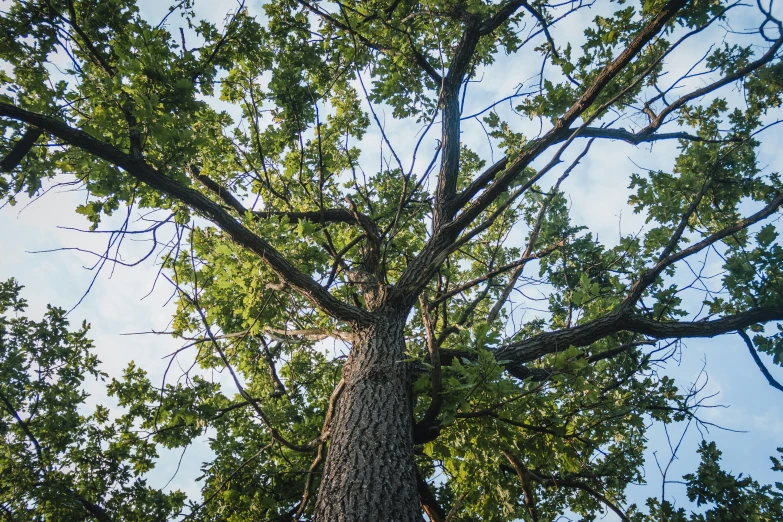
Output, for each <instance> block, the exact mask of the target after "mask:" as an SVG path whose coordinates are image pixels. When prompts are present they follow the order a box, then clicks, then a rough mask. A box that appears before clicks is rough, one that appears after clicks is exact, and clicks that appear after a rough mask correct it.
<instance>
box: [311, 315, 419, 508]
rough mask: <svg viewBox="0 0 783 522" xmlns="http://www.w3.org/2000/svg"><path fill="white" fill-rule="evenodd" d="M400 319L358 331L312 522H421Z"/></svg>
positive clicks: (389, 318)
mask: <svg viewBox="0 0 783 522" xmlns="http://www.w3.org/2000/svg"><path fill="white" fill-rule="evenodd" d="M404 324H405V320H404V317H395V316H386V317H383V316H382V317H379V319H378V321H377V324H375V325H374V326H372V327H368V328H364V329H362V330H360V331H358V332H357V335H356V340H355V341H354V344H353V348H352V350H351V354H350V356H349V358H348V361H347V363H346V368H345V370H344V371H343V378H344V379H345V389H344V390H343V392H342V394H341V396H340V399H339V400H338V403H337V409H336V411H335V417H334V420H333V422H332V426H331V438H330V442H329V451H328V454H327V457H326V464H325V466H324V474H323V477H322V480H321V486H320V488H319V491H318V502H317V504H316V508H315V515H314V518H313V519H314V520H315V521H316V522H360V521H361V522H364V521H390V522H391V521H394V522H398V521H399V522H413V521H417V522H420V521H421V520H422V517H421V514H420V513H419V502H418V496H417V492H416V475H415V468H414V466H415V464H414V461H413V433H412V415H411V402H410V395H409V393H410V391H409V390H410V375H409V370H408V368H407V366H408V365H406V364H404V363H402V362H401V361H402V360H403V359H404V357H405V340H404V337H403V329H404Z"/></svg>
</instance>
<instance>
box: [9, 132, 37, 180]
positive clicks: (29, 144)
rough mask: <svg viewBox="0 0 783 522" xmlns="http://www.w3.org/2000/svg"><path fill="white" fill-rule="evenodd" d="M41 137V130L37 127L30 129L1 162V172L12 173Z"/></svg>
mask: <svg viewBox="0 0 783 522" xmlns="http://www.w3.org/2000/svg"><path fill="white" fill-rule="evenodd" d="M40 137H41V129H38V128H36V127H28V128H27V130H26V131H24V134H22V137H21V138H19V141H17V142H16V143H14V146H13V148H12V149H11V151H10V152H9V153H8V154H7V155H6V157H5V158H3V161H0V171H2V172H11V171H12V170H14V169H15V168H16V167H17V165H19V164H20V163H21V162H22V160H23V159H24V157H25V156H27V153H28V152H30V149H31V148H33V145H35V142H36V141H38V138H40Z"/></svg>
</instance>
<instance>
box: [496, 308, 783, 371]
mask: <svg viewBox="0 0 783 522" xmlns="http://www.w3.org/2000/svg"><path fill="white" fill-rule="evenodd" d="M770 321H783V308H753V309H751V310H748V311H746V312H741V313H738V314H735V315H730V316H727V317H722V318H720V319H714V320H712V321H691V322H687V321H654V320H652V319H648V318H646V317H641V316H637V315H631V314H624V313H621V312H620V311H615V312H612V313H609V314H607V315H605V316H604V317H601V318H600V319H596V320H594V321H590V322H588V323H585V324H582V325H579V326H576V327H574V328H569V329H567V330H557V331H554V332H547V333H542V334H539V335H536V336H534V337H531V338H529V339H525V340H523V341H518V342H516V343H512V344H509V345H506V346H504V347H502V348H500V349H498V350H497V352H496V353H495V358H496V359H498V360H502V361H507V362H509V363H512V364H519V363H526V362H530V361H534V360H536V359H538V358H540V357H543V356H544V355H548V354H552V353H556V352H558V351H561V350H565V349H567V348H568V347H569V346H588V345H590V344H592V343H594V342H596V341H599V340H601V339H603V338H605V337H607V336H609V335H612V334H615V333H619V332H633V333H638V334H643V335H646V336H648V337H651V338H655V339H682V338H688V337H715V336H718V335H723V334H726V333H729V332H734V331H736V330H740V329H742V328H747V327H748V326H751V325H754V324H761V323H767V322H770Z"/></svg>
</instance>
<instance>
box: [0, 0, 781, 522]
mask: <svg viewBox="0 0 783 522" xmlns="http://www.w3.org/2000/svg"><path fill="white" fill-rule="evenodd" d="M599 4H600V2H599ZM233 5H234V4H233V2H231V1H224V0H221V1H214V2H199V1H197V2H196V11H197V13H198V14H200V15H202V16H204V17H206V18H208V19H212V20H222V19H223V17H224V14H225V13H226V12H227V11H228V10H229V9H230V8H231V7H232V6H233ZM140 6H141V10H142V14H143V15H144V16H145V17H147V18H148V19H149V20H158V19H160V17H161V16H162V15H163V14H165V10H166V4H165V3H163V2H157V1H152V0H144V1H142V2H140ZM249 7H250V9H251V10H252V11H254V12H259V4H258V3H257V2H256V3H253V2H250V3H249ZM602 9H604V7H602V6H601V5H599V6H598V7H596V8H594V9H593V10H592V11H587V12H586V13H585V14H583V15H577V16H575V17H573V19H566V20H565V21H564V23H563V24H562V25H560V26H558V27H557V28H556V29H555V30H554V31H553V36H554V38H555V40H556V41H557V40H558V36H560V37H564V36H565V35H572V34H574V31H576V30H579V31H580V32H581V28H583V27H584V25H585V23H586V21H587V20H589V19H591V18H592V17H593V16H595V15H596V14H598V13H599V12H601V10H602ZM579 16H582V18H579ZM178 23H179V21H178V20H177V19H175V17H172V19H170V24H171V27H172V28H173V30H176V28H177V27H178V25H177V24H178ZM710 38H711V37H710V36H709V35H705V37H704V38H703V39H701V41H700V42H699V43H700V45H702V46H704V47H705V49H706V48H707V47H708V46H709V45H710V44H712V43H714V42H713V41H711V40H710ZM691 52H692V53H693V54H692V55H688V56H677V57H675V59H674V60H673V62H672V63H671V64H670V66H669V67H670V72H671V75H672V77H675V76H676V75H677V72H678V71H679V70H683V69H684V68H686V67H688V66H689V65H690V64H691V63H692V57H693V56H695V55H697V54H699V52H700V51H698V50H693V51H691ZM701 52H703V50H702V51H701ZM538 66H539V63H522V64H520V63H519V59H518V58H516V59H510V58H505V57H501V58H500V59H499V60H498V62H497V63H496V64H495V65H494V66H493V67H492V68H488V69H487V70H486V71H482V73H483V74H484V81H483V82H481V83H475V84H471V86H470V88H469V91H468V97H467V100H468V101H467V104H466V107H465V110H464V113H465V114H472V113H474V112H477V111H479V110H482V109H483V108H484V107H486V106H487V105H489V104H490V103H492V102H493V101H495V100H497V99H500V98H503V97H505V96H507V95H508V94H509V93H510V92H513V91H514V90H515V88H516V87H517V85H518V84H520V83H525V82H528V83H529V78H532V77H533V76H534V74H536V73H537V72H538V69H537V68H538ZM479 76H480V75H479ZM525 85H527V83H525ZM375 109H376V111H377V112H378V114H379V116H380V117H381V120H382V121H384V122H385V125H386V126H385V132H386V134H387V136H388V137H389V139H390V141H391V142H392V144H393V145H394V147H395V149H396V150H397V151H398V153H400V156H401V157H402V158H403V163H404V164H407V163H406V161H408V162H409V161H410V157H411V153H412V150H413V146H414V145H415V140H416V139H417V136H416V134H415V131H414V132H412V131H411V129H415V130H418V127H417V126H411V122H406V121H402V122H398V121H394V120H393V119H392V118H391V114H390V112H389V113H388V117H384V116H385V115H386V112H385V111H384V110H383V107H375ZM498 110H499V112H500V113H501V114H503V111H504V110H506V109H504V108H503V107H499V109H498ZM519 125H520V127H519V128H518V129H515V130H520V131H525V132H529V133H530V134H535V133H536V132H537V126H538V124H537V123H535V122H534V123H529V124H524V123H522V122H520V123H519ZM618 125H619V126H623V123H620V124H618ZM627 125H628V126H630V125H631V122H628V123H627ZM526 126H527V127H526ZM436 134H437V133H432V136H430V137H429V138H430V139H429V140H427V141H425V142H424V143H423V145H422V151H423V152H427V151H430V152H431V151H432V150H433V147H434V141H433V140H434V139H435V138H436V137H437V136H436ZM463 139H464V140H465V142H467V143H469V144H470V145H471V146H472V147H473V148H474V150H476V152H478V153H479V154H480V155H482V156H483V157H486V158H488V159H489V158H490V156H491V151H490V149H489V145H488V144H487V142H486V138H485V136H484V133H483V131H482V130H481V128H480V126H479V124H478V123H477V122H475V121H469V122H466V123H465V125H464V134H463ZM381 140H382V138H381V135H380V132H379V131H378V129H377V128H375V127H374V128H373V129H372V130H371V131H370V132H369V133H368V135H367V136H366V138H365V139H364V140H363V142H362V147H363V149H364V152H363V160H365V161H367V162H368V163H369V164H372V165H377V159H372V158H373V157H375V158H377V151H378V150H379V147H380V143H381ZM782 140H783V137H781V136H780V133H779V132H770V133H767V134H765V135H764V137H763V140H762V141H763V142H764V145H763V146H762V148H761V159H762V161H761V162H760V163H761V164H762V165H768V168H769V169H771V170H772V171H779V170H780V169H781V167H780V163H781V159H783V157H781V155H780V151H781V150H783V148H782V147H781V145H783V143H780V142H781V141H782ZM428 147H429V148H428ZM674 147H675V144H657V145H656V146H655V147H654V148H652V149H651V148H650V147H649V146H643V147H634V146H632V145H629V144H620V143H612V142H597V143H596V144H595V145H594V147H593V149H592V150H591V153H590V155H588V157H587V158H586V159H585V160H584V161H583V162H582V163H581V164H580V166H579V167H577V169H575V171H574V173H573V174H572V175H571V177H570V178H569V179H568V180H567V181H566V183H565V184H564V186H563V189H564V191H565V192H566V194H567V195H568V197H569V200H570V203H571V216H572V219H573V221H574V222H576V223H580V224H586V225H587V226H588V227H589V229H590V230H591V231H592V232H593V233H594V234H595V235H597V237H598V238H599V239H600V240H601V241H602V242H603V243H605V244H610V245H611V244H614V243H616V241H617V239H618V238H619V237H620V235H621V233H622V234H628V233H631V232H635V231H639V230H642V229H643V228H644V226H645V219H644V216H640V215H636V214H634V213H633V210H632V209H631V208H630V207H629V206H628V205H627V203H626V202H627V199H628V195H629V193H630V192H629V189H628V188H627V186H628V180H629V174H630V173H631V172H638V171H639V167H638V166H637V165H642V166H643V167H645V168H651V169H652V168H666V167H667V165H670V162H671V157H672V153H673V152H674ZM579 151H581V146H580V145H579V144H576V146H574V147H572V149H571V150H570V152H569V153H568V154H567V155H566V158H565V159H566V162H565V164H566V165H568V163H569V161H568V158H569V157H571V158H573V157H574V156H575V155H576V154H578V152H579ZM494 154H495V156H494V159H499V157H500V156H499V152H498V151H497V150H495V151H494ZM428 161H429V158H427V157H426V154H422V159H420V162H421V164H422V165H424V164H426V163H427V162H428ZM545 162H546V159H544V160H541V161H540V163H541V164H543V163H545ZM539 166H540V165H539ZM557 175H559V174H558V173H556V172H552V173H550V176H549V177H548V178H546V179H548V180H549V182H550V183H551V182H553V181H554V179H556V176H557ZM84 197H85V195H84V193H81V192H71V191H68V190H66V189H55V190H52V191H51V192H49V193H48V194H46V195H45V196H44V197H42V198H40V199H38V200H36V201H33V202H29V205H28V204H27V203H28V202H27V201H24V200H22V201H21V202H20V203H19V204H18V205H17V206H15V207H5V208H3V209H2V210H0V280H5V279H7V278H9V277H15V278H16V279H17V280H18V281H19V282H20V283H21V284H23V285H24V286H25V287H26V288H25V290H24V293H23V296H24V297H25V298H26V299H27V300H28V302H29V303H30V309H29V311H30V315H31V316H33V317H40V315H41V314H42V313H43V311H44V310H45V306H46V304H48V303H51V304H54V305H57V306H61V307H63V308H66V309H70V308H71V307H73V306H74V305H75V304H76V303H77V302H78V300H79V298H80V297H81V296H82V295H83V294H84V293H85V292H86V290H87V289H88V288H90V284H91V281H92V278H93V276H94V272H92V271H90V270H88V269H86V268H85V267H89V266H91V265H92V264H93V263H94V262H95V259H94V258H93V257H92V256H90V255H89V254H87V253H84V252H80V251H76V250H62V251H57V252H47V253H41V252H40V251H43V250H54V249H63V248H66V249H67V248H73V247H78V248H80V249H83V250H97V251H100V250H102V249H103V248H105V242H106V240H107V238H106V236H105V235H103V234H88V233H83V232H78V231H74V230H68V229H66V227H71V228H77V229H85V228H87V227H88V223H87V222H86V221H85V219H84V218H83V217H82V216H79V215H77V214H76V213H75V212H74V208H75V206H76V205H77V204H78V203H81V202H83V200H84ZM138 226H139V227H141V226H143V224H141V223H139V225H138ZM102 228H103V227H102ZM105 228H107V229H108V228H111V220H108V221H106V222H105ZM522 239H523V238H522V236H521V234H520V235H519V237H516V238H512V241H520V242H521V241H522ZM144 251H145V245H144V244H143V243H133V242H131V241H129V242H127V243H126V245H125V247H124V248H123V253H124V255H125V257H126V259H127V260H132V259H136V258H137V257H138V256H139V255H140V254H141V253H143V252H144ZM36 252H39V253H36ZM711 268H715V267H711ZM157 272H158V266H157V265H156V263H155V259H154V258H150V259H149V260H147V261H146V262H143V263H141V264H140V265H139V266H135V267H123V266H119V265H118V266H116V267H114V268H113V269H109V268H106V269H104V270H103V271H102V273H101V274H100V275H99V276H98V277H97V279H96V281H95V283H94V285H92V288H91V290H90V292H89V293H88V294H87V295H86V297H85V298H84V300H83V301H82V302H81V303H80V304H79V306H78V307H76V308H75V309H74V310H73V311H72V312H71V313H70V316H69V317H70V318H71V321H72V323H73V324H78V323H80V322H81V321H82V320H86V321H87V322H89V323H91V325H92V329H91V336H92V338H93V339H94V341H95V345H96V350H97V353H98V356H99V358H100V359H101V361H102V369H103V370H104V371H105V372H107V373H108V374H109V375H110V376H119V375H120V374H121V372H122V370H123V368H125V367H126V366H127V364H128V363H129V362H130V361H135V362H136V364H137V365H139V366H141V367H142V368H144V369H146V370H147V371H148V372H149V374H150V376H151V378H152V379H153V381H156V380H157V381H160V380H161V379H162V377H163V371H164V369H165V364H166V360H164V357H165V356H166V355H167V354H169V353H171V352H173V351H174V350H176V349H177V348H178V347H179V346H180V343H179V342H177V341H176V340H173V339H170V338H168V337H166V336H156V335H127V334H130V333H134V332H143V331H150V330H157V331H160V330H166V329H167V324H168V321H169V320H170V317H171V315H172V312H173V308H172V304H171V303H170V301H169V298H170V296H171V287H170V286H169V285H167V284H166V283H165V282H159V284H157V285H155V280H156V275H157ZM153 287H154V288H153ZM762 358H764V361H765V363H766V364H767V366H768V367H769V368H770V370H771V371H772V373H773V375H775V376H776V377H777V378H778V380H783V369H781V368H780V367H773V366H772V362H771V360H770V358H769V357H766V358H765V357H764V356H762ZM703 368H706V372H707V375H708V382H707V383H706V386H705V389H704V392H703V393H704V394H713V393H714V394H717V395H716V396H715V397H714V398H713V399H712V400H711V402H712V403H714V404H722V405H726V406H727V407H726V408H713V409H709V410H706V411H704V412H703V419H704V420H706V421H709V422H713V423H715V424H718V425H721V426H724V427H726V428H729V429H731V430H738V431H739V432H735V431H723V430H719V429H714V428H713V429H710V431H709V433H704V434H703V435H704V437H705V438H706V439H707V440H715V441H717V443H718V447H719V448H720V449H721V450H722V451H723V452H724V454H723V465H724V467H725V469H728V470H732V471H734V472H735V473H740V472H742V473H745V474H750V475H752V476H753V477H754V478H755V479H757V480H759V481H760V482H762V483H768V482H772V481H775V480H780V478H779V477H775V476H774V474H773V473H772V472H771V471H770V469H769V468H770V461H769V456H770V455H774V454H775V453H776V452H775V449H776V447H778V446H783V437H781V434H783V415H781V411H783V408H781V406H783V395H781V393H780V392H778V391H776V390H774V389H773V388H772V387H770V386H769V385H768V384H767V383H766V381H765V380H764V378H763V377H762V375H761V374H760V372H759V371H758V368H757V367H756V366H755V364H754V362H753V360H752V359H751V357H750V355H749V354H748V352H747V349H746V347H745V345H744V343H743V342H742V341H741V339H740V338H739V337H738V336H736V335H727V336H722V337H718V338H715V339H712V340H690V341H687V342H686V343H684V346H683V349H682V353H681V358H680V360H679V364H670V365H669V366H667V368H666V371H665V373H666V374H668V375H670V376H672V377H674V378H675V379H677V380H678V382H680V383H681V386H683V387H687V386H688V384H689V383H692V382H694V381H695V380H696V379H697V378H700V379H702V382H703V379H704V378H705V377H704V375H703V374H702V373H701V372H702V369H703ZM700 375H701V377H699V376H700ZM214 378H216V379H220V380H221V381H222V382H224V383H226V387H227V390H228V391H231V389H232V385H231V384H229V381H228V379H227V378H226V376H225V375H214ZM88 390H89V391H90V392H91V393H92V400H93V401H95V402H104V403H105V402H107V401H108V403H109V404H111V403H112V401H111V399H109V398H106V397H105V395H104V392H103V386H102V384H101V383H94V382H93V383H88ZM683 427H684V426H682V425H675V426H672V427H670V433H671V434H673V437H674V438H678V437H679V435H680V433H681V431H682V429H683ZM649 436H650V443H649V450H648V452H647V465H646V468H645V470H646V476H647V480H648V483H649V485H648V486H632V487H631V489H630V490H629V494H630V498H631V500H632V501H635V502H639V503H643V501H644V499H645V498H646V497H648V496H656V495H659V494H660V482H661V481H660V475H659V472H658V469H657V467H656V465H655V459H654V454H657V456H658V458H659V460H662V461H668V459H669V455H670V453H669V446H668V444H667V442H666V437H665V434H664V433H663V429H662V427H661V426H656V427H654V428H653V429H651V430H650V433H649ZM701 436H702V434H700V433H699V431H698V430H696V429H695V428H694V427H693V426H691V428H690V430H689V432H688V434H687V435H686V437H685V438H684V440H683V444H682V446H681V449H680V451H679V454H678V457H679V459H678V461H677V462H675V463H674V464H673V465H672V468H671V470H670V472H669V477H670V478H673V479H679V478H680V477H681V476H682V475H683V474H684V473H687V472H690V471H693V470H694V469H695V467H696V466H697V465H698V459H697V457H696V454H695V450H696V448H697V446H698V443H699V441H700V439H701ZM209 455H210V452H209V449H208V447H207V445H206V444H205V443H203V442H202V443H201V444H200V445H197V446H195V447H192V448H190V449H188V450H187V453H186V454H185V456H184V457H183V458H182V459H181V462H180V457H181V451H169V452H165V453H164V454H163V456H162V458H161V461H160V463H159V465H158V467H157V468H156V470H155V471H154V472H153V473H152V474H151V475H150V481H151V485H153V486H156V485H157V486H161V487H162V486H164V485H165V484H167V483H168V486H167V487H168V488H172V489H181V490H183V491H185V492H187V493H189V494H190V495H192V496H193V497H194V498H197V497H198V492H199V485H198V483H196V482H195V481H194V479H195V477H197V476H198V475H199V474H200V473H199V472H198V468H199V466H200V464H201V462H202V461H205V460H208V459H209ZM178 463H179V471H178V472H176V474H175V471H176V470H177V467H178ZM172 477H173V478H172ZM669 488H670V489H669V490H668V491H670V492H671V493H672V497H671V498H672V499H674V500H676V501H677V503H678V504H683V503H687V499H686V498H685V494H684V489H683V488H682V487H680V486H676V485H672V486H669ZM606 520H612V518H611V517H607V518H606Z"/></svg>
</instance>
